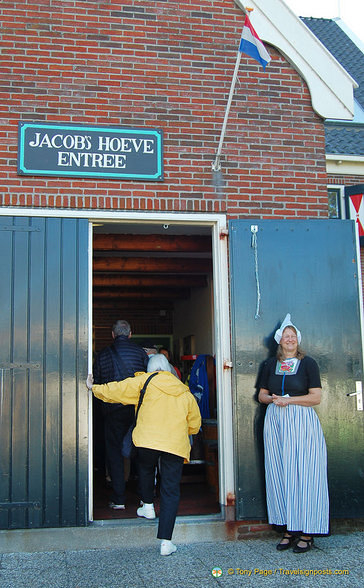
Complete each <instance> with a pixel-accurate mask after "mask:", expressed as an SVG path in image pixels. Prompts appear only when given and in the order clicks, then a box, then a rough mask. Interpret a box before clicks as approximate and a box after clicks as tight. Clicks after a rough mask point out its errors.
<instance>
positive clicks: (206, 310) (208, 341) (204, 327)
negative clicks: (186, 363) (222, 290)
mask: <svg viewBox="0 0 364 588" xmlns="http://www.w3.org/2000/svg"><path fill="white" fill-rule="evenodd" d="M211 286H212V285H211V283H210V282H209V284H208V286H207V287H206V288H195V289H193V290H192V294H191V297H190V298H189V299H188V300H182V301H181V302H178V303H176V305H175V310H174V317H173V339H174V341H178V340H179V339H180V340H183V338H184V337H188V336H189V335H194V345H195V348H194V353H196V354H197V355H198V354H201V353H205V354H210V355H214V353H215V350H214V348H213V347H214V345H213V327H214V325H213V303H212V287H211Z"/></svg>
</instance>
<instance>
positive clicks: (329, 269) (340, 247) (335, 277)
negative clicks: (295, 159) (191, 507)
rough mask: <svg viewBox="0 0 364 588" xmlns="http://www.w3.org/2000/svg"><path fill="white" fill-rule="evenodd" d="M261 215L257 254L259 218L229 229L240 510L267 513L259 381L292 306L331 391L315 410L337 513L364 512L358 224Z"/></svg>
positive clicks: (304, 341)
mask: <svg viewBox="0 0 364 588" xmlns="http://www.w3.org/2000/svg"><path fill="white" fill-rule="evenodd" d="M253 223H254V225H257V226H258V233H257V244H258V247H257V256H256V257H255V255H254V250H253V249H252V233H251V221H240V220H239V221H237V220H234V221H232V222H231V225H230V231H229V234H230V247H231V276H232V288H231V292H232V324H233V350H234V378H235V406H236V423H235V430H236V447H237V464H238V466H237V467H238V471H237V479H238V485H237V487H238V497H237V498H238V500H237V508H238V516H239V518H261V517H264V516H265V488H264V468H263V443H262V426H263V420H264V407H263V406H262V405H259V404H258V403H257V402H256V400H255V383H256V377H257V374H258V370H259V367H260V364H261V362H262V361H263V360H264V359H266V358H267V356H268V355H269V354H272V353H273V352H274V351H275V345H274V341H273V333H274V331H275V329H276V328H277V327H278V326H279V325H280V323H281V321H282V320H283V318H284V317H285V315H286V313H287V312H290V313H291V314H292V319H293V322H294V323H295V324H296V325H297V326H298V327H299V328H300V330H301V332H302V346H303V348H304V349H305V350H306V352H307V353H308V355H311V356H312V357H314V358H315V359H316V361H317V362H318V364H319V366H320V371H321V378H322V384H323V398H322V402H321V404H320V405H319V406H318V407H316V410H317V412H318V414H319V417H320V420H321V423H322V427H323V431H324V434H325V437H326V442H327V448H328V477H329V491H330V511H331V516H334V517H344V518H351V517H360V516H363V514H364V511H363V500H362V491H363V478H362V469H361V464H363V461H364V427H363V414H364V413H363V411H357V410H356V399H355V397H354V398H350V397H348V396H347V394H348V393H352V392H355V381H356V380H361V381H362V379H363V366H362V341H361V331H360V312H359V288H358V276H357V265H356V248H355V233H354V223H353V222H352V221H336V220H311V221H306V220H305V221H304V220H297V221H274V220H263V221H261V220H256V221H253ZM258 286H259V288H258ZM258 290H259V293H260V296H261V299H260V308H259V313H258V314H259V316H256V311H257V301H258ZM253 424H254V426H253Z"/></svg>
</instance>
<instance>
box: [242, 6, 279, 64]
mask: <svg viewBox="0 0 364 588" xmlns="http://www.w3.org/2000/svg"><path fill="white" fill-rule="evenodd" d="M239 51H240V52H241V53H246V54H247V55H250V57H252V58H253V59H255V60H256V61H259V63H260V64H261V65H262V66H263V69H264V70H265V66H266V65H267V64H268V63H269V62H270V59H271V58H270V55H269V53H268V51H267V50H266V48H265V47H264V45H263V43H262V41H261V40H260V39H259V37H258V35H257V33H256V32H255V30H254V28H253V25H252V23H251V22H250V20H249V17H248V15H246V16H245V22H244V28H243V33H242V35H241V41H240V45H239Z"/></svg>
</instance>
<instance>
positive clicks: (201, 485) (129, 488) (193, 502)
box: [94, 464, 220, 521]
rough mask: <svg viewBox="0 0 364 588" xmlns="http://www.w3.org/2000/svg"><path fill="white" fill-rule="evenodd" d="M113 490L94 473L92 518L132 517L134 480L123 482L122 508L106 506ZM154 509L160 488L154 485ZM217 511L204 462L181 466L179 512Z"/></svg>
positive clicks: (136, 502) (135, 503)
mask: <svg viewBox="0 0 364 588" xmlns="http://www.w3.org/2000/svg"><path fill="white" fill-rule="evenodd" d="M111 493H112V490H111V488H110V486H109V485H108V484H107V482H106V479H105V476H104V475H103V474H102V475H101V474H100V472H98V471H95V472H94V520H96V521H97V520H112V519H133V518H136V509H137V508H138V506H139V501H140V498H139V496H138V493H137V481H136V480H135V479H130V480H129V481H128V482H127V484H126V504H125V506H126V508H125V510H113V509H111V508H110V507H109V506H108V503H109V502H110V497H111ZM154 505H155V509H156V513H157V515H158V511H159V491H158V484H157V486H156V498H155V502H154ZM219 512H220V505H219V501H218V497H217V493H216V489H214V488H213V487H211V486H210V485H209V484H208V481H207V476H206V471H205V465H204V464H201V465H197V464H196V465H187V466H184V471H183V476H182V481H181V499H180V504H179V509H178V513H177V514H178V515H179V516H184V515H208V514H216V513H219Z"/></svg>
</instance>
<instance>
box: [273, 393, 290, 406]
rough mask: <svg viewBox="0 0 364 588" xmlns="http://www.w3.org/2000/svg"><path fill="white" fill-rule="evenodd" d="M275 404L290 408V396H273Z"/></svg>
mask: <svg viewBox="0 0 364 588" xmlns="http://www.w3.org/2000/svg"><path fill="white" fill-rule="evenodd" d="M272 399H273V404H275V405H276V406H288V404H290V402H289V400H290V398H289V397H288V396H277V395H276V394H272Z"/></svg>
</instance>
